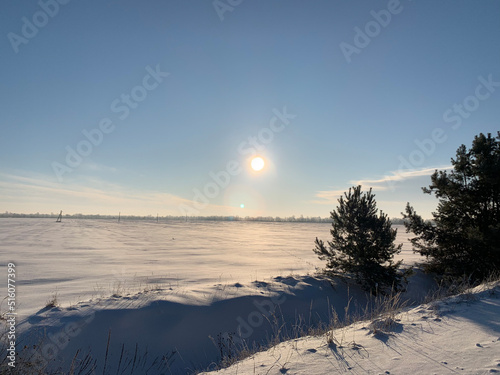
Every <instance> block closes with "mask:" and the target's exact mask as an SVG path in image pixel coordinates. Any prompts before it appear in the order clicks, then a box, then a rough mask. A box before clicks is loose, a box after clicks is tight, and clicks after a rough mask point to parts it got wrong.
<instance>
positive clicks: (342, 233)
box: [313, 186, 404, 294]
mask: <svg viewBox="0 0 500 375" xmlns="http://www.w3.org/2000/svg"><path fill="white" fill-rule="evenodd" d="M344 195H345V197H340V199H339V200H338V202H339V206H338V207H337V209H336V211H335V210H334V211H332V212H331V218H332V220H333V222H332V229H331V230H330V233H331V235H332V237H333V238H332V240H331V241H328V242H327V245H328V246H327V245H325V243H324V242H323V241H322V240H319V239H318V238H316V241H315V244H316V247H315V248H314V249H313V251H314V252H315V253H316V254H317V255H318V256H319V258H320V259H322V260H326V261H327V267H326V270H325V271H326V273H327V274H331V275H335V274H340V273H347V274H349V275H352V276H353V277H354V278H355V279H356V281H357V282H358V283H360V284H361V285H362V286H363V287H364V288H365V289H366V290H371V291H372V293H374V294H375V293H377V292H384V291H385V290H386V288H387V287H390V288H394V289H399V287H400V286H401V279H402V277H403V276H404V275H403V274H402V273H401V272H398V267H399V266H400V264H401V261H400V262H397V263H394V262H393V258H394V255H395V254H398V253H399V252H400V251H401V247H402V244H400V245H398V246H396V245H395V244H394V241H395V239H396V233H397V230H396V229H392V228H391V221H390V220H389V219H388V217H387V215H385V214H384V213H383V212H382V211H381V212H380V214H379V215H377V212H378V209H377V207H376V202H375V199H374V197H375V195H374V194H372V190H371V188H370V191H369V192H368V193H362V192H361V186H357V187H353V188H349V193H344Z"/></svg>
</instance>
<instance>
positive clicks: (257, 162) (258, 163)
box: [250, 156, 266, 172]
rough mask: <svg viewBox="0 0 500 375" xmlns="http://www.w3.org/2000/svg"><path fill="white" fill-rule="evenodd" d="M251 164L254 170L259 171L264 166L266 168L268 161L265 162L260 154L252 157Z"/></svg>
mask: <svg viewBox="0 0 500 375" xmlns="http://www.w3.org/2000/svg"><path fill="white" fill-rule="evenodd" d="M250 165H251V166H252V169H253V170H254V171H256V172H258V171H261V170H262V168H264V166H265V165H266V163H265V162H264V159H262V158H261V157H260V156H257V157H255V158H253V159H252V162H251V163H250Z"/></svg>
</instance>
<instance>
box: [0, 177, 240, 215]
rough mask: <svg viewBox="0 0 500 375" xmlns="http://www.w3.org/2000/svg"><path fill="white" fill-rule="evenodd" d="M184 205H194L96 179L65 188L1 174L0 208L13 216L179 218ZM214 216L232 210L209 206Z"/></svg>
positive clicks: (33, 179)
mask: <svg viewBox="0 0 500 375" xmlns="http://www.w3.org/2000/svg"><path fill="white" fill-rule="evenodd" d="M181 204H187V205H192V204H193V202H192V201H191V200H189V199H185V198H182V197H179V196H176V195H173V194H170V193H165V192H158V191H142V190H134V189H130V188H127V187H124V186H120V185H117V184H112V183H109V182H106V181H103V180H98V179H95V178H92V179H85V181H79V182H78V183H76V182H73V183H65V184H64V185H62V184H60V183H57V182H53V181H50V179H49V178H47V179H45V178H42V177H41V176H40V175H37V176H35V177H31V176H30V177H27V176H21V175H15V174H7V173H0V205H1V206H2V207H3V209H4V210H9V211H13V212H25V213H29V212H36V211H39V212H52V211H58V210H59V209H64V211H65V212H67V213H76V212H81V213H102V214H109V213H115V212H118V211H121V212H122V213H124V212H125V213H130V214H139V215H142V214H154V213H157V212H160V213H162V214H170V215H178V214H179V213H180V211H178V207H179V205H181ZM206 209H207V210H209V211H212V212H219V213H221V214H222V213H224V212H228V210H229V209H231V208H230V207H226V206H221V205H214V204H212V205H209V206H207V208H206Z"/></svg>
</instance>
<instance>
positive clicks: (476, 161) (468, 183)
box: [403, 132, 500, 281]
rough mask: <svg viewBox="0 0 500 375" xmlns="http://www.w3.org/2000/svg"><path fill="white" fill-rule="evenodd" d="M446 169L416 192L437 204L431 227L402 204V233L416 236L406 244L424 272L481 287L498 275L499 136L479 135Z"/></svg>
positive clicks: (499, 218)
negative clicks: (423, 258)
mask: <svg viewBox="0 0 500 375" xmlns="http://www.w3.org/2000/svg"><path fill="white" fill-rule="evenodd" d="M451 163H452V165H453V170H452V171H451V172H449V173H448V172H447V171H439V172H438V171H437V170H436V171H435V172H434V174H433V175H432V176H431V182H432V183H431V185H430V186H429V187H428V188H422V189H423V191H424V193H426V194H434V195H435V196H436V198H438V199H439V203H438V207H437V212H434V213H433V214H432V215H433V218H434V220H433V221H434V222H433V223H431V222H426V221H424V220H423V219H422V218H421V217H420V216H419V215H417V213H416V212H415V210H414V209H413V207H411V206H410V204H409V203H408V204H407V206H406V214H403V217H404V218H405V220H406V223H405V226H406V230H407V232H413V233H414V234H416V237H415V238H412V239H411V242H412V243H413V245H414V247H415V249H416V251H417V252H419V253H420V254H421V255H423V256H426V257H427V259H428V263H427V269H428V270H429V271H434V272H436V273H438V274H443V275H447V276H451V277H461V276H464V275H466V276H467V277H472V279H474V280H476V281H481V280H482V279H484V278H485V277H487V276H489V274H490V273H492V272H495V271H498V270H499V269H500V132H498V135H497V137H496V139H495V137H492V136H491V134H488V135H487V136H485V135H484V134H482V133H481V134H479V135H478V136H476V137H475V138H474V141H473V143H472V147H471V149H470V150H467V147H466V146H465V145H462V146H460V147H459V148H458V150H457V153H456V159H451Z"/></svg>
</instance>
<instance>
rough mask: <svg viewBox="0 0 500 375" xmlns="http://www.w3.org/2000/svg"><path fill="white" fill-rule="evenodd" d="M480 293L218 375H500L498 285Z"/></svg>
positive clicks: (336, 333) (285, 346)
mask: <svg viewBox="0 0 500 375" xmlns="http://www.w3.org/2000/svg"><path fill="white" fill-rule="evenodd" d="M481 289H482V290H481ZM481 289H475V290H472V291H470V292H469V293H466V294H463V295H460V296H456V297H453V298H448V299H444V300H441V301H437V302H433V303H429V304H424V305H420V306H418V307H415V308H412V309H410V310H406V311H404V312H402V313H400V314H397V315H396V316H395V318H394V319H393V320H391V323H392V324H382V323H387V319H388V318H385V322H384V321H383V320H384V319H382V320H381V319H380V318H379V319H376V320H374V321H362V322H358V323H356V324H353V325H351V326H348V327H345V328H341V329H336V330H333V331H332V332H330V333H329V334H330V335H331V337H333V338H334V340H331V342H330V343H329V342H328V339H327V335H323V336H319V337H304V338H299V339H296V340H290V341H287V342H284V343H281V344H279V345H277V346H275V347H273V348H271V349H270V350H267V351H265V352H260V353H257V354H255V355H253V356H251V357H249V358H247V359H245V360H243V361H241V362H238V363H236V364H234V365H233V366H231V367H229V368H226V369H224V370H221V371H217V372H216V373H217V374H218V375H229V374H238V375H250V374H252V375H253V374H269V375H272V374H307V375H316V374H318V375H320V374H343V373H350V374H492V373H499V372H500V319H499V317H500V299H499V296H500V283H498V282H497V283H495V284H494V285H486V286H485V285H483V286H482V287H481ZM374 328H376V329H375V331H374ZM210 374H211V373H210Z"/></svg>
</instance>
